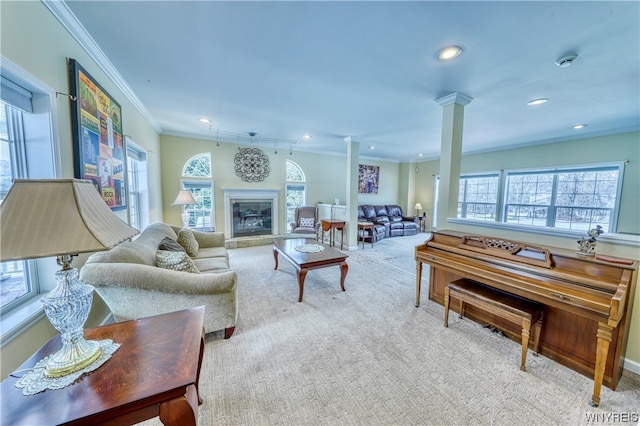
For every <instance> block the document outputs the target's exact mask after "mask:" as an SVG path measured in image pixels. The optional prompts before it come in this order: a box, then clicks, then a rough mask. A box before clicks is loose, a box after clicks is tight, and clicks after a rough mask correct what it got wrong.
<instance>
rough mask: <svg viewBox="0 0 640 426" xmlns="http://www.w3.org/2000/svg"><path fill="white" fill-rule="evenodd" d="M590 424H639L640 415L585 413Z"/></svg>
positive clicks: (628, 413)
mask: <svg viewBox="0 0 640 426" xmlns="http://www.w3.org/2000/svg"><path fill="white" fill-rule="evenodd" d="M585 415H586V416H587V422H589V423H637V422H638V421H640V414H638V413H632V412H620V413H615V412H614V413H585Z"/></svg>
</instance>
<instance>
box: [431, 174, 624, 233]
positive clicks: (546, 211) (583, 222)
mask: <svg viewBox="0 0 640 426" xmlns="http://www.w3.org/2000/svg"><path fill="white" fill-rule="evenodd" d="M621 168H622V165H598V166H588V167H572V168H566V169H554V170H528V171H517V170H513V171H505V172H504V173H487V174H477V175H465V176H461V177H460V188H459V195H458V217H459V218H466V219H471V220H479V221H496V222H503V223H513V224H519V225H526V226H539V227H547V228H555V229H566V230H573V231H588V230H589V229H592V228H595V227H596V225H600V226H602V228H603V230H604V232H616V219H617V211H618V204H619V199H620V190H621V187H622V173H621ZM503 182H504V183H503ZM502 188H504V189H502ZM436 191H437V186H436ZM436 203H437V192H436Z"/></svg>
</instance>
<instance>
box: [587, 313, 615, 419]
mask: <svg viewBox="0 0 640 426" xmlns="http://www.w3.org/2000/svg"><path fill="white" fill-rule="evenodd" d="M612 335H613V327H610V326H609V325H608V324H605V323H602V322H599V323H598V334H597V338H598V346H597V347H596V367H595V371H594V374H593V395H592V396H591V401H590V402H589V405H591V406H592V407H597V406H598V405H600V389H601V388H602V379H603V378H604V368H605V366H606V365H607V355H608V354H609V343H611V337H612Z"/></svg>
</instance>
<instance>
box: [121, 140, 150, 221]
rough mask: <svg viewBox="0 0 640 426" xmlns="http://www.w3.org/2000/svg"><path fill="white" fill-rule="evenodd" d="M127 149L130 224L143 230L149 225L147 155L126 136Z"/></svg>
mask: <svg viewBox="0 0 640 426" xmlns="http://www.w3.org/2000/svg"><path fill="white" fill-rule="evenodd" d="M125 144H126V149H127V163H128V164H127V174H128V176H127V177H128V185H129V188H128V192H129V224H130V225H131V226H132V227H134V228H136V229H138V230H142V229H144V228H146V227H147V226H148V225H149V223H150V219H149V182H148V176H147V153H146V151H145V150H144V149H142V148H140V147H139V146H138V145H136V144H135V143H134V142H133V140H131V138H130V137H129V136H125Z"/></svg>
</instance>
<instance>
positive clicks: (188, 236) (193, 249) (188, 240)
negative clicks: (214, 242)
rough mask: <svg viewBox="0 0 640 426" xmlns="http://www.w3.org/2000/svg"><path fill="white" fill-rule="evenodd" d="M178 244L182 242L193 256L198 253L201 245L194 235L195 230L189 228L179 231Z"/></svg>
mask: <svg viewBox="0 0 640 426" xmlns="http://www.w3.org/2000/svg"><path fill="white" fill-rule="evenodd" d="M178 244H180V245H181V246H182V247H184V249H185V250H186V251H187V254H188V255H189V256H191V257H196V256H197V255H198V250H199V249H200V246H199V245H198V242H197V241H196V237H194V236H193V231H191V229H189V228H182V229H181V230H180V231H179V232H178Z"/></svg>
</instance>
